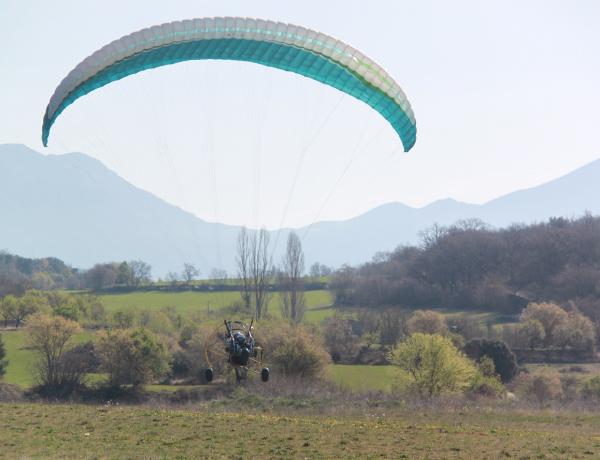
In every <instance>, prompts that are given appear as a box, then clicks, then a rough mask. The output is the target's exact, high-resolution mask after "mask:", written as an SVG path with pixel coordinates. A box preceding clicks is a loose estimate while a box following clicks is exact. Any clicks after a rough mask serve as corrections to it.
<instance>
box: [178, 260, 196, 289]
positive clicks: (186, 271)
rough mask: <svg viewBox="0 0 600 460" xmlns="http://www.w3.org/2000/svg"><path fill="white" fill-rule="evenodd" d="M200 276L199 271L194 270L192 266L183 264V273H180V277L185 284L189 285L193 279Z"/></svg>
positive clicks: (194, 267)
mask: <svg viewBox="0 0 600 460" xmlns="http://www.w3.org/2000/svg"><path fill="white" fill-rule="evenodd" d="M199 274H200V271H199V270H198V269H197V268H196V266H195V265H194V264H190V263H185V264H183V271H182V272H181V276H182V277H183V280H184V281H185V284H188V285H189V284H191V282H192V281H194V279H196V277H197V276H198V275H199Z"/></svg>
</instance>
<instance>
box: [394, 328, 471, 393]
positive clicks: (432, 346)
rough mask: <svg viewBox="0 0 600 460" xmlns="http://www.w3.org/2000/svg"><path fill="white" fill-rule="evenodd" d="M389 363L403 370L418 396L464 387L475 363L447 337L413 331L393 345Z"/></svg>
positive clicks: (465, 387) (457, 389) (468, 380)
mask: <svg viewBox="0 0 600 460" xmlns="http://www.w3.org/2000/svg"><path fill="white" fill-rule="evenodd" d="M390 362H391V363H392V364H395V365H397V366H398V367H400V369H402V370H404V371H406V372H407V373H408V375H409V378H410V379H411V388H412V389H413V390H414V391H415V392H416V393H417V394H418V395H419V396H420V397H433V396H436V395H439V394H441V393H444V392H449V391H460V390H464V389H467V388H468V386H469V382H470V381H471V379H472V378H473V376H474V375H475V374H476V373H477V369H476V368H475V366H474V364H473V363H472V362H471V361H470V360H469V359H468V358H467V357H465V356H464V355H463V354H462V353H461V352H460V351H459V350H458V349H457V348H456V347H455V346H454V345H453V344H452V342H451V341H450V339H449V338H447V337H442V336H441V335H437V334H422V333H420V332H418V333H416V334H413V335H412V336H410V337H409V338H408V339H407V340H406V341H404V342H402V343H401V344H399V345H397V346H396V347H394V349H393V350H392V352H391V353H390Z"/></svg>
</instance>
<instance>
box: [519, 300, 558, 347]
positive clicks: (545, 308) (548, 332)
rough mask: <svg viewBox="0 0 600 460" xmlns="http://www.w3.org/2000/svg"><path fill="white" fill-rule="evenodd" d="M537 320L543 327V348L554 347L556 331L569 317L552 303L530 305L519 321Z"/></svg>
mask: <svg viewBox="0 0 600 460" xmlns="http://www.w3.org/2000/svg"><path fill="white" fill-rule="evenodd" d="M530 319H536V320H538V321H539V322H540V323H541V324H542V326H543V327H544V346H546V347H548V346H551V345H555V331H556V329H557V328H558V327H559V326H561V325H563V324H564V323H566V322H567V320H568V319H569V315H568V314H567V312H566V311H564V310H563V309H562V308H560V307H559V306H558V305H556V304H553V303H530V304H529V305H527V308H525V310H523V313H521V321H523V322H525V321H527V320H530Z"/></svg>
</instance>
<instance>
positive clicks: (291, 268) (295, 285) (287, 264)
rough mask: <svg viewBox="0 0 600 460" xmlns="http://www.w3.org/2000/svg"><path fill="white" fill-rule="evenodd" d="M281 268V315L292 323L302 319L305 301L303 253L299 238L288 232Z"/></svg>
mask: <svg viewBox="0 0 600 460" xmlns="http://www.w3.org/2000/svg"><path fill="white" fill-rule="evenodd" d="M281 267H282V287H283V290H282V291H281V314H282V316H283V317H284V318H286V319H289V320H290V321H292V322H293V323H296V324H297V323H299V322H300V321H302V318H303V317H304V312H305V310H306V299H305V297H304V280H303V278H302V275H303V274H304V252H303V251H302V243H301V242H300V238H298V235H296V233H294V232H290V234H289V236H288V240H287V246H286V251H285V255H284V256H283V261H282V263H281Z"/></svg>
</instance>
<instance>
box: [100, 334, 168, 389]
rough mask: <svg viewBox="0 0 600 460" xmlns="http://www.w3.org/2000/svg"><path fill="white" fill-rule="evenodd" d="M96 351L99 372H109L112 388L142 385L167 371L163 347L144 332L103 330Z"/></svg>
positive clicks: (166, 356) (166, 357) (166, 355)
mask: <svg viewBox="0 0 600 460" xmlns="http://www.w3.org/2000/svg"><path fill="white" fill-rule="evenodd" d="M97 349H98V354H99V355H100V363H101V369H102V370H103V371H104V372H106V373H108V378H109V383H110V385H111V386H121V385H124V384H131V385H134V386H137V385H142V384H145V383H149V382H152V381H155V380H156V379H158V378H160V377H163V376H165V375H166V374H167V373H168V371H169V356H168V353H167V351H166V348H165V346H164V345H163V344H162V343H161V342H159V341H158V340H157V338H156V337H155V336H154V334H152V333H151V332H150V331H148V330H146V329H122V330H116V331H109V332H104V331H103V332H101V333H100V334H99V338H98V342H97Z"/></svg>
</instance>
